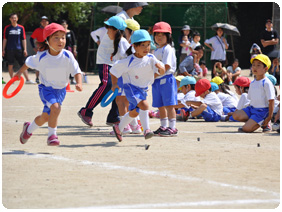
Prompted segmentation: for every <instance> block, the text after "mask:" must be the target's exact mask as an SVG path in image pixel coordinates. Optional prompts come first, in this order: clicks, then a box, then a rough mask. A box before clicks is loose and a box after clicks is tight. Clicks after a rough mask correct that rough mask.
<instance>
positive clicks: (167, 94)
mask: <svg viewBox="0 0 282 212" xmlns="http://www.w3.org/2000/svg"><path fill="white" fill-rule="evenodd" d="M153 33H154V40H155V43H157V44H158V48H157V49H156V50H155V51H154V55H155V56H156V58H157V59H158V60H160V61H162V62H163V64H165V74H164V75H162V76H158V77H157V78H156V79H155V82H154V84H153V85H152V96H153V97H152V98H153V104H152V105H153V107H157V108H158V109H159V111H160V122H161V126H160V127H159V129H157V130H156V131H154V134H155V135H159V136H165V137H167V136H176V135H177V133H178V130H177V129H176V128H175V125H176V112H175V109H174V107H175V105H177V84H176V80H175V78H174V76H173V73H174V72H175V70H176V56H175V51H174V49H173V48H172V46H171V44H172V37H171V33H172V31H171V27H170V25H169V24H168V23H166V22H158V23H156V24H155V25H154V27H153Z"/></svg>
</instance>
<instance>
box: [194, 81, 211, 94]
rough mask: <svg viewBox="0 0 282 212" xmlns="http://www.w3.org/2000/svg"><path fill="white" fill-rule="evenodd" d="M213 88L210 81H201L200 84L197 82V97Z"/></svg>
mask: <svg viewBox="0 0 282 212" xmlns="http://www.w3.org/2000/svg"><path fill="white" fill-rule="evenodd" d="M210 88H211V83H210V81H209V80H208V79H200V80H199V81H198V82H196V85H195V91H196V94H195V96H196V97H197V96H200V95H201V94H202V93H204V92H205V91H207V90H209V89H210Z"/></svg>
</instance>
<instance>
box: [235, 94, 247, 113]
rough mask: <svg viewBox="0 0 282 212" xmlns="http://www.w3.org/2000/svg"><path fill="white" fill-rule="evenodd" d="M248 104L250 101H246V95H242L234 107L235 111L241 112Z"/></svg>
mask: <svg viewBox="0 0 282 212" xmlns="http://www.w3.org/2000/svg"><path fill="white" fill-rule="evenodd" d="M249 104H250V100H249V99H248V94H247V93H242V95H241V98H240V99H239V102H238V105H237V107H236V109H237V110H242V109H243V108H245V107H248V106H249Z"/></svg>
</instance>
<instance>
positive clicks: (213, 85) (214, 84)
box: [211, 82, 219, 91]
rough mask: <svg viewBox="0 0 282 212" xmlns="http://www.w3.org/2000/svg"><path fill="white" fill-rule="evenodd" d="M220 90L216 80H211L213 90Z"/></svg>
mask: <svg viewBox="0 0 282 212" xmlns="http://www.w3.org/2000/svg"><path fill="white" fill-rule="evenodd" d="M216 90H219V87H218V85H217V84H216V83H215V82H211V91H216Z"/></svg>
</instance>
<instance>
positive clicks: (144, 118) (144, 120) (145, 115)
mask: <svg viewBox="0 0 282 212" xmlns="http://www.w3.org/2000/svg"><path fill="white" fill-rule="evenodd" d="M139 117H140V121H141V124H142V127H143V129H144V132H145V131H146V130H149V129H150V126H149V110H141V109H140V112H139Z"/></svg>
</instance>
